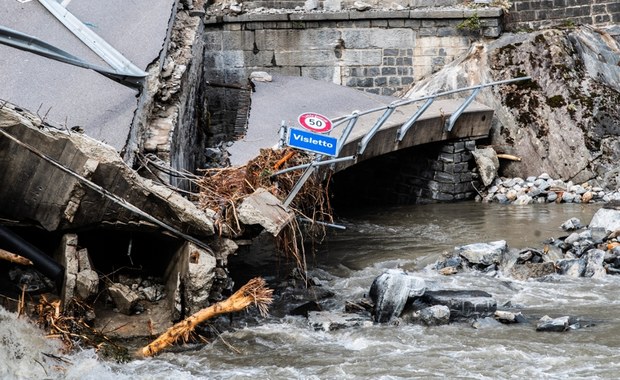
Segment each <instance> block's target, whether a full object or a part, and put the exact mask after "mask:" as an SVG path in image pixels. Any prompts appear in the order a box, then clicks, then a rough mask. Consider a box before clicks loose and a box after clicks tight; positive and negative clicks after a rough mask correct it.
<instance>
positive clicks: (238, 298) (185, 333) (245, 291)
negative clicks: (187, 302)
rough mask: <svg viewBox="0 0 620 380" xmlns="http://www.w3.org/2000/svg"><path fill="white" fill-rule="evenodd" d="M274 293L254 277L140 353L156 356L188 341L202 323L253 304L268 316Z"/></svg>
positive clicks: (260, 279) (188, 318)
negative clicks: (174, 345) (181, 342)
mask: <svg viewBox="0 0 620 380" xmlns="http://www.w3.org/2000/svg"><path fill="white" fill-rule="evenodd" d="M272 293H273V290H272V289H269V288H267V286H266V282H265V280H264V279H263V278H260V277H256V278H253V279H252V280H250V281H249V282H248V283H247V284H245V285H243V286H242V287H241V289H239V290H237V291H236V292H235V293H234V294H233V295H232V296H230V297H229V298H228V299H226V300H224V301H220V302H218V303H215V304H213V305H211V306H209V307H207V308H205V309H202V310H200V311H198V312H196V313H194V314H193V315H191V316H189V317H187V318H186V319H184V320H182V321H181V322H179V323H177V324H175V325H174V326H172V327H170V328H169V329H168V330H167V331H166V332H165V333H163V334H161V335H160V336H159V337H158V338H157V339H155V340H154V341H153V342H151V343H150V344H149V345H147V346H145V347H143V348H142V349H141V350H140V353H141V354H142V355H143V356H154V355H156V354H158V353H159V352H160V351H162V350H163V349H165V348H166V347H168V346H171V345H172V344H174V343H175V342H177V341H178V340H179V339H183V341H187V340H188V339H189V338H190V336H191V334H192V332H193V331H194V329H195V328H196V326H198V325H199V324H200V323H202V322H204V321H206V320H208V319H210V318H213V317H215V316H218V315H221V314H227V313H233V312H235V311H241V310H244V309H245V308H247V307H248V306H251V305H254V306H256V307H258V310H259V312H260V313H261V315H263V316H266V315H267V311H268V307H269V305H270V304H271V301H272V300H273V298H272Z"/></svg>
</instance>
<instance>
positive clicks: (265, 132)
mask: <svg viewBox="0 0 620 380" xmlns="http://www.w3.org/2000/svg"><path fill="white" fill-rule="evenodd" d="M255 85H256V91H255V92H254V93H252V105H251V111H250V117H249V121H248V131H247V134H246V135H245V137H244V138H243V139H241V140H238V141H236V142H235V143H234V144H233V146H231V147H230V148H229V149H228V152H229V153H230V160H231V163H232V165H245V164H246V163H247V162H248V161H249V160H251V159H253V158H255V157H256V156H258V154H259V152H260V149H263V148H268V147H271V146H274V145H275V144H277V143H278V138H279V136H278V130H279V129H280V124H281V123H282V121H283V120H284V121H285V122H286V124H287V125H289V126H296V127H299V126H298V124H297V117H298V116H299V115H300V114H302V113H304V112H316V113H320V114H322V115H325V116H327V117H328V118H330V119H333V118H336V117H338V116H342V115H347V114H350V113H351V111H353V110H360V111H361V110H366V109H370V108H375V107H383V106H385V105H387V104H390V103H391V102H392V101H394V100H398V98H394V97H389V96H379V95H374V94H370V93H366V92H361V91H358V90H355V89H352V88H349V87H345V86H339V85H337V84H334V83H329V82H324V81H318V80H313V79H309V78H303V77H288V76H280V75H273V81H272V82H255Z"/></svg>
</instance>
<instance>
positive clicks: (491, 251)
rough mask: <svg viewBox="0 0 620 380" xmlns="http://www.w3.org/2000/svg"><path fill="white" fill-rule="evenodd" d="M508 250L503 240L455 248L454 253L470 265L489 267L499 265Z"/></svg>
mask: <svg viewBox="0 0 620 380" xmlns="http://www.w3.org/2000/svg"><path fill="white" fill-rule="evenodd" d="M507 250H508V244H507V243H506V241H505V240H499V241H493V242H490V243H475V244H468V245H463V246H460V247H456V248H455V249H454V252H455V253H456V254H458V255H460V256H461V257H463V258H464V259H466V260H467V261H469V262H470V263H471V264H476V265H483V266H489V265H494V264H499V263H500V261H501V259H502V255H503V254H504V253H505V252H506V251H507Z"/></svg>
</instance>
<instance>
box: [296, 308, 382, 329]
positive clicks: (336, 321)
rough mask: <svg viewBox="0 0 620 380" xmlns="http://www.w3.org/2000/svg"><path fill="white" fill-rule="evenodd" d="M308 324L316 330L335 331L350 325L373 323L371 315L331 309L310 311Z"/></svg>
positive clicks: (358, 325) (360, 325)
mask: <svg viewBox="0 0 620 380" xmlns="http://www.w3.org/2000/svg"><path fill="white" fill-rule="evenodd" d="M308 324H309V325H310V326H311V327H312V328H314V329H315V330H323V331H334V330H340V329H344V328H350V327H362V326H369V325H372V320H371V318H370V315H366V316H365V315H361V314H349V313H335V312H330V311H310V312H308Z"/></svg>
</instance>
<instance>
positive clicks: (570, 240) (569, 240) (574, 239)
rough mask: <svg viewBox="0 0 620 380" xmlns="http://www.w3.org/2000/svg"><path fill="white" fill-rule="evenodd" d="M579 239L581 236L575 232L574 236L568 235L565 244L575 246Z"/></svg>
mask: <svg viewBox="0 0 620 380" xmlns="http://www.w3.org/2000/svg"><path fill="white" fill-rule="evenodd" d="M579 239H580V237H579V234H578V233H577V232H573V233H572V234H570V235H568V236H567V237H566V239H564V243H566V244H570V245H574V244H575V243H577V242H578V241H579Z"/></svg>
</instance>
